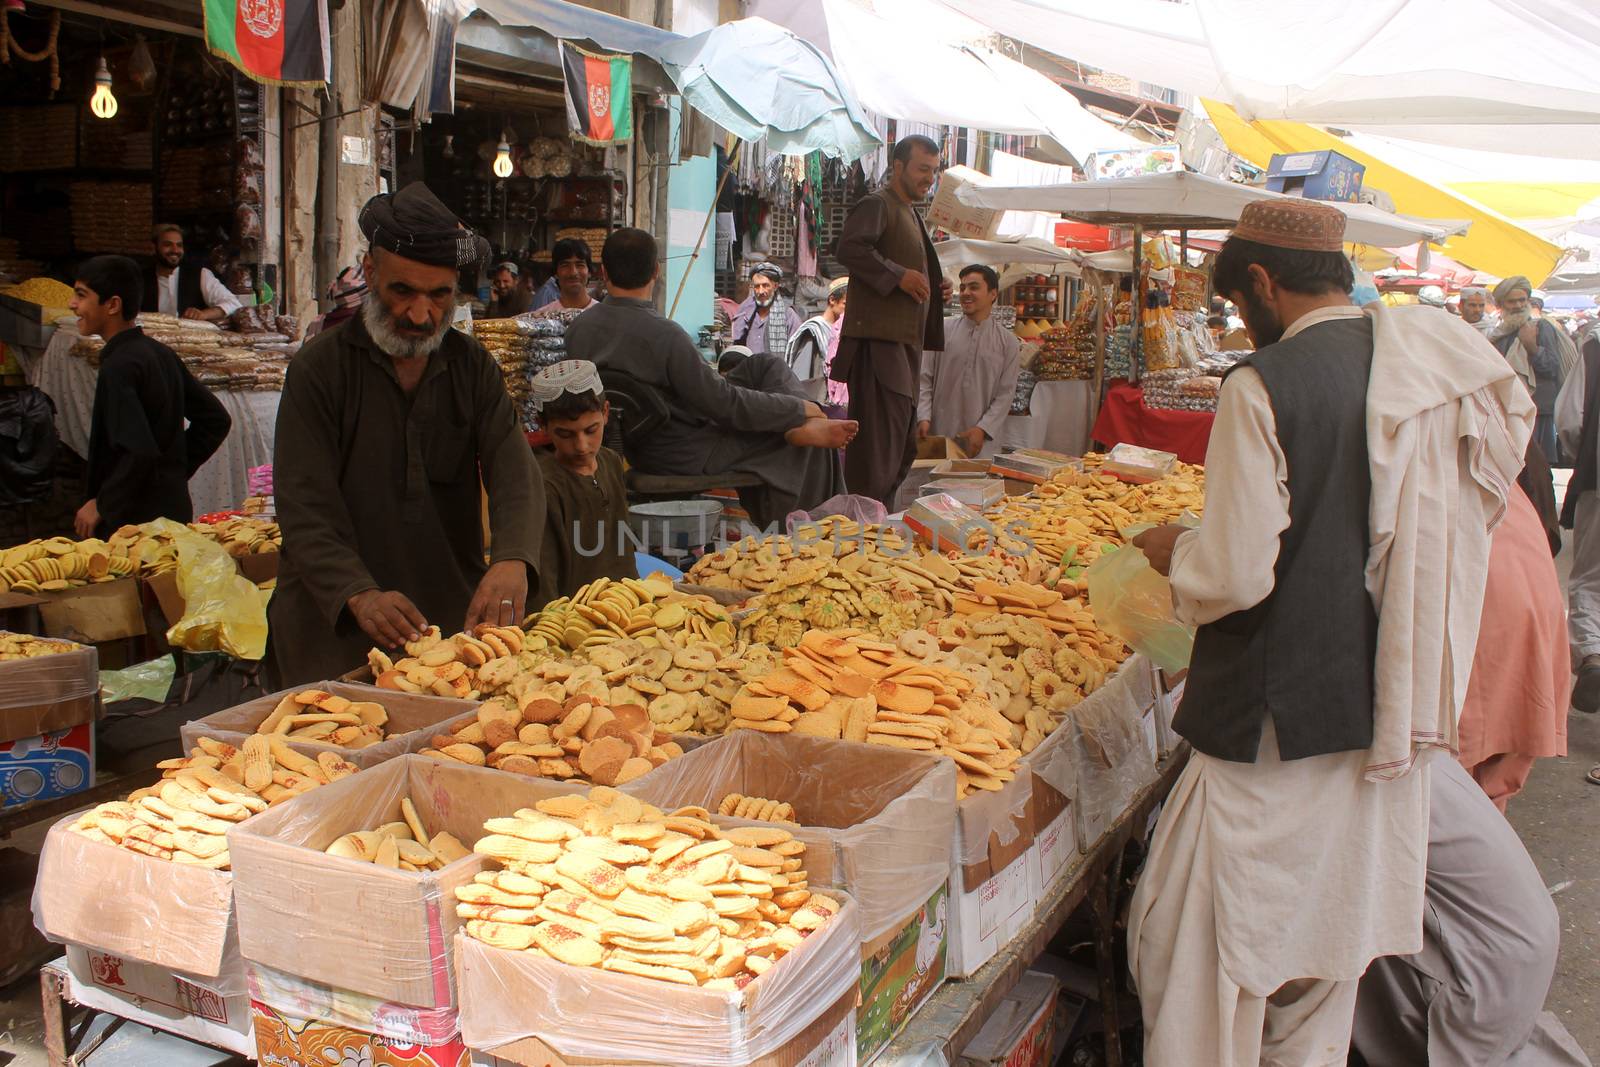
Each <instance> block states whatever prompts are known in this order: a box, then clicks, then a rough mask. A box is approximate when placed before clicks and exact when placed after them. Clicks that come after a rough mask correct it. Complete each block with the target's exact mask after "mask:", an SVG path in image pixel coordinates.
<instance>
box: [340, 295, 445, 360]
mask: <svg viewBox="0 0 1600 1067" xmlns="http://www.w3.org/2000/svg"><path fill="white" fill-rule="evenodd" d="M361 322H362V324H363V325H365V326H366V328H367V333H368V334H369V335H370V336H371V337H372V339H373V340H374V341H376V342H377V343H378V347H379V348H381V349H383V351H384V354H385V355H387V356H389V357H390V358H392V359H416V358H417V357H418V356H431V355H432V354H433V353H434V352H435V351H436V350H437V349H438V347H439V345H440V344H442V343H443V342H444V334H445V331H446V330H448V329H449V328H450V320H449V319H440V320H439V328H438V329H436V330H434V331H433V333H431V334H429V335H428V336H427V337H408V336H406V335H405V334H402V333H401V332H400V331H399V330H398V329H396V327H395V324H394V316H393V315H391V314H389V309H388V308H386V307H384V305H383V301H382V300H380V299H378V298H377V297H376V296H374V295H373V294H372V293H368V294H367V296H366V299H364V300H362V301H361Z"/></svg>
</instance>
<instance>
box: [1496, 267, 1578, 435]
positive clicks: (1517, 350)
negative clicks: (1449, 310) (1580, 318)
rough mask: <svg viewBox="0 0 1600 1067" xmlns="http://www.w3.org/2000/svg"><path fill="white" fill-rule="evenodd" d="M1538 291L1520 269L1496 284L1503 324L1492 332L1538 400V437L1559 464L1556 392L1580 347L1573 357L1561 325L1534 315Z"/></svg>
mask: <svg viewBox="0 0 1600 1067" xmlns="http://www.w3.org/2000/svg"><path fill="white" fill-rule="evenodd" d="M1532 294H1533V283H1532V282H1530V281H1528V279H1527V278H1525V277H1523V276H1522V275H1520V274H1519V275H1516V276H1515V277H1511V278H1507V279H1505V280H1504V281H1502V282H1501V283H1500V284H1499V285H1497V286H1495V287H1494V302H1495V305H1496V306H1497V307H1498V308H1499V309H1500V324H1499V325H1498V326H1496V327H1495V328H1494V330H1493V332H1491V333H1490V334H1489V340H1490V341H1491V342H1493V344H1494V346H1495V348H1497V349H1499V350H1500V354H1501V355H1502V356H1505V357H1506V362H1508V363H1510V364H1511V367H1512V369H1513V370H1515V371H1516V372H1517V375H1518V376H1519V377H1521V378H1522V381H1523V384H1525V385H1527V387H1528V392H1530V393H1532V394H1533V404H1534V407H1535V408H1536V409H1537V410H1538V413H1539V416H1538V419H1537V420H1536V421H1535V422H1534V424H1533V439H1534V440H1535V441H1537V442H1538V444H1539V451H1541V452H1543V453H1544V457H1545V459H1546V460H1547V461H1548V462H1549V463H1550V464H1551V465H1552V466H1554V465H1555V464H1557V463H1558V462H1559V453H1558V449H1557V447H1556V419H1555V410H1556V396H1557V395H1558V394H1559V393H1560V392H1561V383H1562V380H1563V378H1564V370H1565V367H1566V365H1567V364H1569V363H1572V362H1576V360H1577V350H1576V349H1575V348H1574V349H1573V351H1572V353H1571V356H1570V358H1569V356H1568V354H1567V352H1566V348H1567V347H1568V346H1570V345H1571V342H1570V341H1567V339H1566V337H1565V336H1564V334H1563V333H1562V330H1561V328H1560V327H1559V326H1557V325H1556V324H1555V323H1553V322H1548V321H1546V320H1545V319H1536V318H1534V317H1533V310H1532V309H1531V308H1530V307H1529V306H1528V298H1529V297H1530V296H1531V295H1532ZM1563 342H1566V343H1565V344H1563Z"/></svg>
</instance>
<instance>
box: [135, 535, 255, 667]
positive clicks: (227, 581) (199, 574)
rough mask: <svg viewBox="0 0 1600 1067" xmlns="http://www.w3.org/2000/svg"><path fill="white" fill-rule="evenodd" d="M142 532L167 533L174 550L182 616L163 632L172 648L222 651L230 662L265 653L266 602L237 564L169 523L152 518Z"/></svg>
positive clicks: (208, 541)
mask: <svg viewBox="0 0 1600 1067" xmlns="http://www.w3.org/2000/svg"><path fill="white" fill-rule="evenodd" d="M146 529H147V530H150V531H153V532H155V533H158V534H167V535H169V536H170V537H171V538H172V540H173V543H174V544H176V545H177V547H178V595H180V596H181V597H183V602H184V610H183V618H181V619H179V620H178V621H177V622H176V623H174V624H173V625H172V627H171V628H170V629H168V630H167V640H168V641H169V642H171V644H172V645H173V647H175V648H183V649H188V650H189V651H191V652H217V651H222V652H226V653H228V654H229V655H230V656H233V657H234V658H236V659H242V660H259V659H260V658H261V657H262V656H264V655H266V652H267V600H268V599H269V598H270V597H271V596H272V594H271V593H270V592H267V591H264V590H261V589H258V588H256V585H255V583H254V582H252V581H250V579H248V578H246V577H244V576H243V575H242V574H240V573H239V565H238V564H237V563H235V562H234V559H233V557H232V556H230V555H228V553H227V552H226V551H225V550H224V549H223V547H222V546H221V545H219V544H217V543H216V542H215V541H213V540H211V539H210V538H209V537H202V536H201V535H200V534H197V533H195V532H194V531H193V530H190V529H189V528H188V527H187V526H183V525H181V524H179V523H176V522H173V521H172V520H171V519H156V520H154V522H152V523H149V524H147V525H146Z"/></svg>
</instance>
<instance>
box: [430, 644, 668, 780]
mask: <svg viewBox="0 0 1600 1067" xmlns="http://www.w3.org/2000/svg"><path fill="white" fill-rule="evenodd" d="M583 671H584V669H583V668H577V669H575V670H574V671H573V673H572V674H569V675H568V679H569V681H570V680H571V679H572V678H573V677H574V676H576V677H577V678H578V679H579V680H578V682H577V684H575V685H572V686H571V687H570V688H569V687H568V685H566V684H565V683H563V682H562V681H560V680H558V679H556V678H553V677H552V678H547V679H541V678H540V677H538V676H537V675H533V674H529V675H524V676H522V677H520V678H519V679H518V680H517V683H516V685H515V687H514V689H515V691H514V692H512V693H505V694H501V695H500V696H495V697H490V698H489V699H488V700H486V701H484V703H483V704H482V705H481V706H480V707H479V708H478V710H477V711H476V712H475V713H474V714H472V715H469V716H467V717H465V718H463V719H459V720H457V721H456V722H454V723H452V724H451V725H449V726H447V727H446V728H445V730H444V731H441V732H440V733H438V734H435V735H434V737H433V743H432V746H431V747H429V748H425V749H423V750H422V753H421V754H422V755H424V756H432V757H433V758H435V759H441V760H452V761H455V762H457V763H467V764H471V765H472V766H475V767H484V766H488V767H495V768H498V769H500V770H502V771H510V772H512V773H514V774H524V775H528V776H529V777H534V778H556V779H562V780H565V779H575V780H578V781H589V782H595V783H598V784H600V785H621V784H622V783H624V782H631V781H633V780H634V779H635V778H637V777H639V776H640V775H642V774H645V773H647V772H649V771H650V770H651V769H653V768H655V767H659V766H660V765H661V764H663V763H665V762H667V760H669V759H673V758H675V757H677V756H681V755H683V749H682V747H680V746H679V745H678V744H677V743H676V742H674V741H673V740H672V739H671V737H670V736H669V734H668V733H666V732H663V731H659V730H657V728H656V726H655V724H654V723H653V722H652V721H651V717H650V712H649V711H648V710H647V709H646V708H645V707H643V706H642V705H639V704H633V703H622V704H616V705H612V704H609V703H608V702H607V699H606V694H605V691H604V686H603V684H602V685H589V684H588V683H589V682H590V681H591V680H595V679H598V678H599V669H598V668H595V667H589V668H587V671H589V672H593V674H592V676H591V675H589V674H586V673H583Z"/></svg>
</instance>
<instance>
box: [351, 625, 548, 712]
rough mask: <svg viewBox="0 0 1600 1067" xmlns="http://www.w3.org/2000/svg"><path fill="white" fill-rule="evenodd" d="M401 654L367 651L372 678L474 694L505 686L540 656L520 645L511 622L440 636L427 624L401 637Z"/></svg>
mask: <svg viewBox="0 0 1600 1067" xmlns="http://www.w3.org/2000/svg"><path fill="white" fill-rule="evenodd" d="M403 647H404V651H405V655H404V656H402V657H401V658H400V659H392V658H390V656H389V654H388V653H387V652H385V651H383V650H382V649H380V648H374V649H372V650H370V651H369V652H368V653H367V666H368V667H370V668H371V669H372V679H373V681H372V684H373V685H375V686H377V687H378V688H379V689H393V690H395V691H397V692H401V693H427V694H431V695H433V696H442V697H455V698H457V699H460V700H478V699H481V698H482V697H485V696H488V695H490V694H492V693H499V692H502V691H503V690H505V689H506V687H508V686H509V685H510V684H511V683H512V681H513V680H514V679H516V678H517V676H518V675H520V674H521V673H522V672H523V671H524V670H525V669H526V668H527V667H528V666H530V665H531V664H533V663H535V662H537V661H538V660H540V659H542V658H543V656H542V655H539V654H535V653H534V652H533V651H532V650H530V649H528V648H527V647H526V635H525V634H524V633H523V632H522V631H521V630H519V629H518V628H517V627H515V626H490V625H488V624H487V623H485V624H480V625H479V626H476V627H474V628H473V631H472V632H471V633H470V634H468V633H458V634H456V635H454V636H453V637H445V636H443V635H442V634H441V633H440V632H439V628H438V627H437V626H430V627H428V630H427V632H426V633H424V634H423V635H422V636H421V637H418V638H417V639H416V640H415V641H407V642H406V643H405V645H404V646H403Z"/></svg>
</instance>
